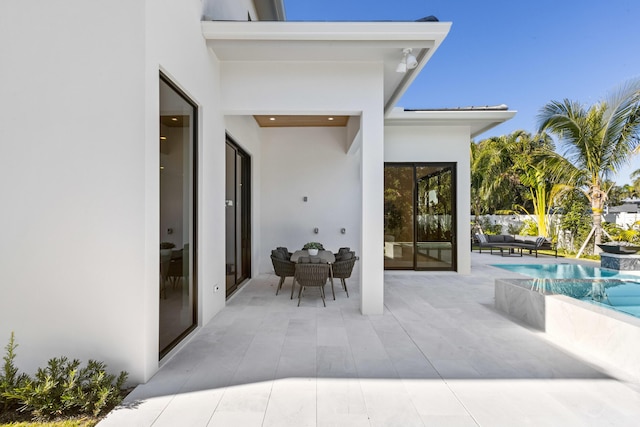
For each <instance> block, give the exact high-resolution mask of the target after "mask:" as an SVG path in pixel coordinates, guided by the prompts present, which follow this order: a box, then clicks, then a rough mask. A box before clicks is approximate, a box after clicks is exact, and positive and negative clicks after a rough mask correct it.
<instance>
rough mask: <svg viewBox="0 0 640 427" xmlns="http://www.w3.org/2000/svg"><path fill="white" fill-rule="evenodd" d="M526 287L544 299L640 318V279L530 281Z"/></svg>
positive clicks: (523, 282) (525, 284)
mask: <svg viewBox="0 0 640 427" xmlns="http://www.w3.org/2000/svg"><path fill="white" fill-rule="evenodd" d="M522 284H523V285H524V286H525V287H530V289H531V290H533V291H537V292H540V293H542V294H545V295H566V296H568V297H571V298H574V299H577V300H580V301H585V302H588V303H590V304H595V305H597V306H600V307H605V308H609V309H613V310H616V311H619V312H621V313H626V314H629V315H631V316H634V317H638V318H640V277H639V278H636V280H635V281H634V280H620V279H532V280H523V281H522Z"/></svg>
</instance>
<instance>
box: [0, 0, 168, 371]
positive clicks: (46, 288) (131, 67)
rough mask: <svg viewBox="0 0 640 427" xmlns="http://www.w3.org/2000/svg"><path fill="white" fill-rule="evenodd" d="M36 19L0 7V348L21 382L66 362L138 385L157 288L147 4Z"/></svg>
mask: <svg viewBox="0 0 640 427" xmlns="http://www.w3.org/2000/svg"><path fill="white" fill-rule="evenodd" d="M123 10H126V11H127V13H123V12H122V11H123ZM34 12H35V9H34V6H33V2H16V1H11V2H1V3H0V39H2V40H4V42H2V43H0V57H1V58H2V67H1V68H2V71H1V73H2V79H0V99H2V102H0V129H1V130H0V134H1V139H2V141H3V143H2V147H3V154H2V156H0V194H2V199H3V202H2V203H3V206H4V207H5V208H3V209H0V219H1V221H2V223H3V224H6V225H7V227H8V228H7V229H6V233H5V234H4V236H3V238H2V239H0V271H2V275H3V281H2V283H3V284H2V286H1V287H2V296H1V297H0V342H1V343H2V347H4V345H5V344H4V343H6V341H7V340H8V338H9V334H10V332H11V331H15V333H16V340H17V342H18V344H19V346H20V347H19V348H18V356H17V365H18V366H19V367H20V368H22V369H25V370H26V371H33V369H35V368H36V367H37V366H43V365H44V364H45V363H46V361H47V360H48V359H49V358H51V357H55V356H60V355H66V356H69V357H76V358H80V359H82V360H85V361H86V360H87V359H88V358H95V359H99V360H104V361H105V362H107V363H108V365H109V366H110V367H112V368H113V369H126V370H128V371H131V372H132V377H133V380H134V381H135V380H136V379H140V378H142V376H143V373H142V366H143V365H144V362H143V361H144V359H145V358H146V354H145V353H146V351H147V349H145V348H144V345H141V344H140V343H144V342H145V340H146V338H145V330H144V327H143V326H142V325H145V324H147V322H148V321H147V318H146V311H147V310H146V308H145V304H146V303H145V299H146V298H147V294H146V287H145V283H146V282H147V281H148V280H150V279H151V278H149V277H148V276H147V270H146V268H145V264H146V257H145V250H146V239H147V235H146V219H147V218H146V214H145V211H146V200H145V155H146V153H145V140H146V139H147V138H148V135H146V134H145V127H144V120H145V117H144V109H145V95H146V94H145V55H144V43H145V33H144V20H145V8H144V2H133V3H132V2H129V1H125V0H116V1H113V2H107V3H104V2H103V3H101V4H100V7H99V10H97V9H96V6H95V3H92V2H86V1H82V0H71V1H64V2H63V1H50V2H41V3H39V4H38V6H37V13H34ZM114 28H117V29H118V31H114ZM9 41H10V42H9ZM155 128H156V134H157V132H158V130H157V128H158V125H157V118H156V126H155ZM156 141H157V140H156ZM156 157H157V154H156ZM156 210H157V209H156ZM157 230H158V229H157V228H156V234H157ZM156 265H157V264H156ZM155 283H156V284H157V281H156V282H155ZM155 290H156V294H157V285H156V288H155ZM156 297H157V296H156ZM156 323H157V322H156Z"/></svg>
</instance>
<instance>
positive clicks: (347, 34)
mask: <svg viewBox="0 0 640 427" xmlns="http://www.w3.org/2000/svg"><path fill="white" fill-rule="evenodd" d="M450 27H451V23H448V22H228V21H203V22H202V33H203V35H204V37H205V39H206V41H207V46H208V47H209V48H210V49H211V50H212V51H213V52H214V53H215V55H216V57H217V58H218V59H219V60H221V61H290V62H291V61H292V62H380V63H382V64H383V67H384V103H385V105H384V107H385V112H390V111H391V109H392V108H393V106H394V105H395V103H396V102H397V100H398V99H399V98H400V97H401V96H402V94H403V93H404V92H405V90H406V89H407V88H408V86H409V85H410V84H411V82H412V81H413V80H414V79H415V77H416V76H417V75H418V73H419V72H420V71H421V70H422V68H423V67H424V66H425V65H426V63H427V62H428V60H429V59H430V58H431V55H433V53H434V52H435V51H436V49H437V48H438V46H439V45H440V43H442V41H443V40H444V38H445V37H446V35H447V34H448V32H449V29H450ZM407 47H410V48H412V49H413V54H414V55H415V56H416V58H417V60H418V66H417V67H416V68H415V69H413V70H408V71H407V72H406V73H397V72H396V67H397V65H398V63H399V62H400V60H401V59H402V49H404V48H407Z"/></svg>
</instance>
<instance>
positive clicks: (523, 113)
mask: <svg viewBox="0 0 640 427" xmlns="http://www.w3.org/2000/svg"><path fill="white" fill-rule="evenodd" d="M284 1H285V8H286V14H287V19H288V20H291V21H379V20H391V21H414V20H416V19H419V18H422V17H425V16H429V15H435V16H436V17H437V18H438V19H439V20H440V21H441V22H452V23H453V25H452V27H451V31H450V32H449V35H448V36H447V38H446V39H445V40H444V42H443V43H442V45H441V46H440V48H439V49H438V51H437V52H436V53H435V55H434V56H433V57H432V59H431V60H430V61H429V63H428V64H427V66H426V67H425V68H424V69H423V70H422V73H421V74H420V76H419V77H418V78H417V79H416V80H415V81H414V83H413V84H412V86H411V87H410V88H409V90H408V91H407V93H406V94H405V96H404V97H403V98H402V99H401V100H400V101H399V102H398V106H402V107H405V108H449V107H465V106H472V105H473V106H479V105H498V104H507V105H508V106H509V108H510V109H512V110H517V111H518V114H517V115H516V117H515V118H513V119H512V120H510V121H508V122H507V123H504V124H502V125H500V126H499V127H496V128H494V129H492V130H491V131H489V132H487V133H485V134H483V135H480V137H479V138H476V140H480V139H483V138H487V137H490V136H494V135H503V134H508V133H511V132H512V131H514V130H517V129H524V130H526V131H528V132H531V133H534V132H535V130H536V126H537V121H536V115H537V114H538V111H539V110H540V108H541V107H542V106H543V105H545V104H546V103H547V102H549V101H551V100H562V99H565V98H568V99H571V100H575V101H580V102H582V103H585V104H587V105H590V104H593V103H595V102H598V101H600V100H602V99H603V98H604V97H605V96H606V95H607V94H608V93H609V92H610V91H612V90H613V89H615V88H616V87H617V86H618V85H620V84H622V83H623V82H624V81H626V80H628V79H630V78H637V77H640V46H639V45H638V43H639V41H640V1H638V0H607V1H604V0H581V1H578V0H574V1H565V0H554V1H551V0H537V1H522V0H486V1H477V0H393V1H382V0H377V1H376V0H341V1H338V0H323V1H311V0H284ZM639 168H640V156H637V157H635V158H634V159H633V160H632V163H631V164H630V165H629V166H628V167H626V168H624V169H622V170H621V171H620V173H619V174H618V178H617V180H616V181H617V183H618V184H619V185H621V184H624V183H626V182H629V181H630V180H629V174H630V172H631V171H633V170H635V169H639Z"/></svg>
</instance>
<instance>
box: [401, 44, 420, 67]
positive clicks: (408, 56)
mask: <svg viewBox="0 0 640 427" xmlns="http://www.w3.org/2000/svg"><path fill="white" fill-rule="evenodd" d="M411 52H413V49H412V48H410V47H407V48H404V49H402V60H400V63H399V64H398V67H396V72H398V73H406V72H407V70H413V69H414V68H416V67H417V66H418V60H417V59H416V57H415V56H413V54H412V53H411Z"/></svg>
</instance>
